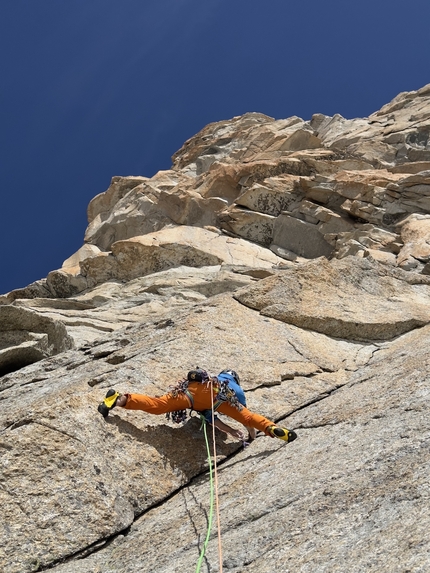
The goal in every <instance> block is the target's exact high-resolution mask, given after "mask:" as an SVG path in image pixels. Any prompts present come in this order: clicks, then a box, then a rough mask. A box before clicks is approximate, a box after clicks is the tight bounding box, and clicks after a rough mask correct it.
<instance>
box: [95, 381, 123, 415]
mask: <svg viewBox="0 0 430 573" xmlns="http://www.w3.org/2000/svg"><path fill="white" fill-rule="evenodd" d="M120 396H121V394H120V393H119V392H116V391H115V390H114V389H113V388H111V389H110V390H108V391H107V393H106V397H105V399H104V400H103V402H101V403H100V404H99V407H98V408H97V410H98V411H99V412H100V414H101V415H102V416H103V417H104V418H106V417H107V415H108V414H109V412H110V411H111V410H112V408H115V406H116V403H117V400H118V398H119V397H120Z"/></svg>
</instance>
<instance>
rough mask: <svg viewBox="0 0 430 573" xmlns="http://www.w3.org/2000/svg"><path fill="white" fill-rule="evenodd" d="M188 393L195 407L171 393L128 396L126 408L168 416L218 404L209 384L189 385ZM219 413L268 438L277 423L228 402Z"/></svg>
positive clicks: (201, 409) (183, 396) (180, 395)
mask: <svg viewBox="0 0 430 573" xmlns="http://www.w3.org/2000/svg"><path fill="white" fill-rule="evenodd" d="M188 391H189V392H190V394H191V395H192V397H193V400H194V405H193V404H191V401H190V399H189V398H188V397H187V395H186V394H185V393H178V395H177V396H172V394H170V393H169V394H165V395H164V396H159V397H154V398H152V397H151V396H146V394H126V396H127V402H126V404H125V406H124V408H126V409H127V410H143V411H144V412H148V413H149V414H167V413H168V412H176V411H177V410H186V409H187V408H192V409H193V410H196V411H197V412H202V411H203V410H210V409H211V408H212V404H213V403H215V402H216V394H215V392H213V390H212V389H211V387H210V385H209V384H202V383H201V382H192V383H191V384H188ZM211 394H212V396H211ZM217 412H220V413H221V414H225V415H226V416H229V417H230V418H233V420H236V421H237V422H240V423H241V424H243V425H244V426H249V427H251V428H255V429H256V430H260V431H261V432H264V433H265V434H267V435H268V436H269V435H270V434H269V432H268V428H270V427H271V426H275V422H271V421H270V420H268V419H267V418H265V417H264V416H261V415H260V414H255V413H254V412H251V411H250V410H248V409H247V408H245V407H242V409H241V410H240V411H239V410H238V409H237V408H235V407H234V406H232V405H231V404H229V403H228V402H222V403H221V405H220V406H219V407H218V408H217ZM271 437H272V436H271Z"/></svg>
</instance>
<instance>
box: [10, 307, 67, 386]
mask: <svg viewBox="0 0 430 573" xmlns="http://www.w3.org/2000/svg"><path fill="white" fill-rule="evenodd" d="M70 348H73V340H72V339H71V337H70V336H69V335H68V334H67V330H66V327H65V326H64V324H63V323H62V322H60V321H58V320H53V319H52V318H48V317H44V316H41V315H40V314H38V313H36V312H34V311H32V310H26V309H24V308H16V307H14V306H10V305H8V306H0V376H1V375H4V374H7V373H8V372H13V371H14V370H19V369H20V368H22V367H23V366H27V365H28V364H32V363H33V362H37V361H38V360H42V359H43V358H47V357H48V356H52V355H54V354H58V353H59V352H63V351H65V350H69V349H70Z"/></svg>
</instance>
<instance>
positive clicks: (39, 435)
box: [0, 86, 430, 573]
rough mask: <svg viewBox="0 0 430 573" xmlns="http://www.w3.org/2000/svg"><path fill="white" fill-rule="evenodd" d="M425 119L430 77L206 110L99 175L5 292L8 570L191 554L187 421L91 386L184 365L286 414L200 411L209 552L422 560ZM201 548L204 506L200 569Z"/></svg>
mask: <svg viewBox="0 0 430 573" xmlns="http://www.w3.org/2000/svg"><path fill="white" fill-rule="evenodd" d="M429 133H430V86H425V87H424V88H422V89H420V90H418V91H416V92H407V93H406V92H405V93H402V94H400V95H399V96H397V97H396V98H395V99H394V100H393V101H392V102H390V103H389V104H387V105H386V106H384V107H383V108H382V109H381V110H379V111H377V112H375V113H374V114H372V115H371V116H369V117H368V118H361V119H352V120H347V119H345V118H343V117H341V116H339V115H335V116H333V117H328V116H324V115H322V114H316V115H314V116H313V117H312V118H311V119H310V120H309V121H305V120H303V119H301V118H298V117H291V118H288V119H282V120H274V119H272V118H270V117H268V116H266V115H263V114H259V113H248V114H245V115H244V116H240V117H235V118H233V119H231V120H226V121H222V122H217V123H213V124H210V125H208V126H206V127H205V128H204V129H203V130H202V131H201V132H200V133H198V134H197V135H196V136H194V137H193V138H191V139H190V140H189V141H187V142H186V143H185V144H184V146H183V147H182V148H181V149H180V150H179V151H178V152H177V153H176V154H175V155H174V156H173V158H172V160H173V164H172V168H171V169H170V170H167V171H162V172H159V173H157V174H156V175H155V176H154V177H152V178H146V177H143V176H133V177H114V178H113V179H112V183H111V185H110V187H109V189H108V190H107V191H106V192H104V193H101V194H99V195H97V196H96V197H95V198H94V199H93V200H92V201H91V203H90V205H89V207H88V221H89V225H88V228H87V231H86V234H85V238H84V244H83V246H82V247H81V248H80V249H79V250H78V251H77V252H76V253H74V254H71V256H70V257H69V258H68V259H67V260H66V261H64V263H63V266H62V268H61V269H54V270H52V271H51V272H50V273H49V274H48V276H47V277H46V278H43V279H41V280H39V281H36V282H35V283H33V284H31V285H28V286H27V287H25V288H23V289H17V290H15V291H12V292H10V293H7V294H5V295H3V296H0V408H1V415H0V459H1V464H0V504H1V508H2V517H1V520H0V569H1V570H2V571H4V572H5V573H30V572H36V571H44V570H50V571H53V572H58V573H131V572H135V571H141V572H142V573H146V572H147V573H154V572H157V573H172V572H175V573H176V572H178V573H179V572H182V571H192V570H195V569H196V564H197V561H198V559H199V554H200V551H201V549H202V547H203V543H204V540H205V536H206V531H207V527H208V522H209V513H210V510H209V505H210V475H209V472H208V465H209V462H208V458H207V453H206V446H205V438H204V435H203V431H202V429H201V422H200V419H199V418H198V416H197V415H196V413H194V414H193V415H192V416H191V417H189V418H188V419H187V420H186V421H185V422H184V423H182V424H181V425H177V424H174V423H173V422H172V421H170V420H167V419H166V418H165V417H164V416H153V415H150V414H147V413H144V412H133V411H128V410H123V409H120V408H116V409H114V410H113V411H112V412H111V414H110V415H109V417H108V418H107V419H106V420H105V419H103V418H102V417H101V416H100V414H99V413H98V412H97V405H98V403H99V402H100V401H101V400H102V399H103V397H104V395H105V393H106V391H107V390H108V389H109V388H112V387H113V388H116V389H117V390H118V391H120V392H122V393H125V392H132V393H148V394H150V395H161V394H163V393H165V392H167V391H168V390H169V387H171V385H172V384H175V382H176V381H178V380H180V379H181V378H182V377H183V376H184V375H185V374H186V372H187V371H188V370H189V369H191V368H194V367H196V366H197V365H199V366H201V367H205V368H206V369H207V370H208V371H209V372H211V373H213V374H216V373H218V372H219V371H220V370H222V369H224V368H234V369H235V370H237V371H238V372H239V374H240V376H241V384H242V386H243V388H244V390H245V392H246V396H247V403H248V407H249V408H250V409H251V410H253V411H256V412H259V413H261V414H263V415H265V416H266V417H268V418H270V419H271V420H273V421H274V422H276V423H279V424H280V425H282V426H284V427H288V428H293V429H295V430H296V432H297V434H298V439H297V440H296V441H295V442H293V443H291V444H286V443H284V442H281V441H280V440H276V439H270V438H268V437H266V436H263V435H259V436H258V437H257V439H256V440H254V441H253V442H252V443H251V444H250V445H249V446H247V447H246V448H244V447H243V445H242V443H241V442H238V441H235V440H234V439H233V438H231V437H230V436H227V435H226V434H223V433H222V432H220V431H218V430H217V431H216V434H215V438H216V441H215V446H216V460H217V465H218V470H217V488H218V497H219V512H220V513H219V515H220V532H221V541H222V550H223V563H222V569H223V571H225V572H227V571H228V572H229V573H257V572H258V573H273V572H274V571H279V572H282V573H284V572H285V573H287V572H289V571H291V572H293V571H294V572H299V571H300V572H303V573H307V572H309V573H326V572H333V573H337V572H338V573H345V571H351V572H352V573H354V572H357V573H358V572H360V573H361V572H362V571H370V572H372V571H375V572H376V571H377V572H378V573H381V572H384V573H393V572H394V573H395V572H399V573H405V572H406V571H410V572H417V573H418V572H420V573H421V572H425V571H427V570H429V569H430V542H429V537H428V533H427V532H428V530H429V528H430V511H429V507H430V503H429V491H430V480H429V475H430V452H429V439H430V426H429V419H430V416H429V411H428V410H429V405H428V404H429V392H430V390H429V383H428V380H429V377H430V362H429V359H428V356H427V355H428V346H429V343H430V324H429V323H430V277H429V276H428V275H430V267H429V266H430V223H429V221H430V203H429V197H430V140H429ZM222 419H223V421H225V422H227V423H230V422H231V425H232V426H234V427H236V428H239V425H238V424H237V423H236V422H234V421H231V420H229V419H228V418H226V417H222ZM209 437H210V440H209V441H210V442H212V432H211V431H210V432H209ZM211 448H213V444H212V445H211ZM214 458H215V453H214V452H213V453H212V458H211V459H212V461H213V460H214ZM217 547H218V540H217V525H216V522H214V523H213V528H212V533H211V535H210V536H209V540H208V545H207V548H206V554H205V558H204V559H203V561H202V568H201V571H202V572H203V571H205V572H208V573H209V572H211V573H214V572H216V571H220V569H221V568H220V563H219V559H220V557H219V553H218V549H217Z"/></svg>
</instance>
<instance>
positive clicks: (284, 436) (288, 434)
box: [269, 426, 297, 442]
mask: <svg viewBox="0 0 430 573" xmlns="http://www.w3.org/2000/svg"><path fill="white" fill-rule="evenodd" d="M269 432H270V435H271V436H273V437H274V438H279V439H280V440H284V442H294V440H295V439H296V438H297V434H296V432H294V431H293V430H287V428H279V427H278V426H271V427H270V428H269Z"/></svg>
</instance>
